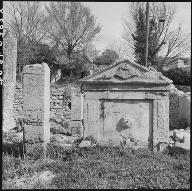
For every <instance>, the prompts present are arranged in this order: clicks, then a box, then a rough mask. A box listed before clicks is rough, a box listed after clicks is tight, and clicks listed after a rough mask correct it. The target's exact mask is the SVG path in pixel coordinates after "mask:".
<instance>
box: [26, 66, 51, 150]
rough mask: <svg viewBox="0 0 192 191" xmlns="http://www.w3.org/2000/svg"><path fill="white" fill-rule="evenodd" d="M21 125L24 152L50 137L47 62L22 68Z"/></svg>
mask: <svg viewBox="0 0 192 191" xmlns="http://www.w3.org/2000/svg"><path fill="white" fill-rule="evenodd" d="M23 75H24V78H23V87H24V89H23V101H24V103H23V126H24V141H25V148H26V152H30V150H31V149H33V147H35V146H36V144H39V143H41V142H48V141H49V138H50V124H49V118H50V69H49V67H48V65H47V64H45V63H43V64H35V65H28V66H25V67H24V69H23Z"/></svg>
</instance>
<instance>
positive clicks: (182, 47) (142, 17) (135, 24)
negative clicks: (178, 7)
mask: <svg viewBox="0 0 192 191" xmlns="http://www.w3.org/2000/svg"><path fill="white" fill-rule="evenodd" d="M149 12H150V17H149V49H148V51H149V52H148V62H149V64H151V65H156V64H157V62H158V61H159V60H158V61H157V59H158V57H159V56H162V58H163V59H162V60H161V63H164V62H165V61H169V59H175V58H177V57H179V56H184V55H185V54H186V53H189V51H190V40H189V39H190V38H189V35H190V34H183V33H182V30H181V27H180V26H179V27H178V28H177V29H174V30H171V23H172V20H173V18H174V14H175V10H174V8H173V7H171V6H169V5H168V4H166V3H165V2H163V3H162V2H151V3H150V10H149ZM130 13H131V20H126V19H125V20H124V27H125V32H124V35H123V37H124V39H125V40H126V41H127V45H128V47H130V48H131V49H133V50H134V52H135V60H136V62H138V63H139V64H142V65H144V64H145V41H146V13H145V3H144V2H133V3H131V6H130Z"/></svg>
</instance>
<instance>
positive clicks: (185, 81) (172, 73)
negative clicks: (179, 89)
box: [162, 68, 191, 86]
mask: <svg viewBox="0 0 192 191" xmlns="http://www.w3.org/2000/svg"><path fill="white" fill-rule="evenodd" d="M162 74H163V75H164V76H166V77H168V78H169V79H171V80H172V81H173V84H175V85H185V86H190V85H191V76H190V73H188V72H186V71H183V70H182V69H179V68H176V69H170V70H168V71H162Z"/></svg>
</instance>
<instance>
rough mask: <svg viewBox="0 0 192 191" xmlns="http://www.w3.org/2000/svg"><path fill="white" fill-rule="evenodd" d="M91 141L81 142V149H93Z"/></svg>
mask: <svg viewBox="0 0 192 191" xmlns="http://www.w3.org/2000/svg"><path fill="white" fill-rule="evenodd" d="M91 145H92V144H91V141H81V143H80V144H79V147H80V148H83V147H91Z"/></svg>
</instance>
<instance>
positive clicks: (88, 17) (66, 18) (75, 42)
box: [43, 2, 101, 70]
mask: <svg viewBox="0 0 192 191" xmlns="http://www.w3.org/2000/svg"><path fill="white" fill-rule="evenodd" d="M46 10H47V12H48V16H47V23H46V24H45V25H43V26H44V30H45V31H47V32H48V35H47V38H48V39H49V40H50V42H51V44H52V45H53V46H54V47H55V48H56V49H57V50H60V52H61V54H62V56H63V57H64V58H63V59H65V62H63V64H65V65H66V66H67V67H68V68H69V70H71V69H72V68H73V67H75V66H76V65H74V60H76V59H74V57H73V54H74V53H75V54H84V53H86V49H87V46H88V45H89V44H90V43H91V42H92V40H93V39H94V38H95V36H96V35H97V33H99V32H100V30H101V28H100V26H99V25H97V24H96V20H95V18H94V16H93V15H92V14H91V12H90V10H89V9H88V8H87V7H84V6H83V5H82V4H81V3H80V2H50V4H49V6H47V7H46ZM76 63H77V62H76ZM79 65H80V64H79Z"/></svg>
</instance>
